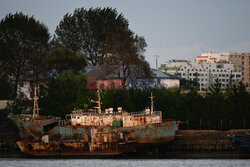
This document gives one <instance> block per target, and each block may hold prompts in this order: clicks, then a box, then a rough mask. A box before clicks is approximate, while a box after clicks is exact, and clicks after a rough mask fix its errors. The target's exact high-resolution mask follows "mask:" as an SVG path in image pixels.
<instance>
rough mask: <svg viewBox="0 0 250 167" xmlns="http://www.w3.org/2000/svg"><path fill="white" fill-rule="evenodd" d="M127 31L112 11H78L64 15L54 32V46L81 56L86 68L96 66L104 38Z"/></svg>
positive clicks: (126, 25) (101, 55)
mask: <svg viewBox="0 0 250 167" xmlns="http://www.w3.org/2000/svg"><path fill="white" fill-rule="evenodd" d="M127 29H128V21H127V20H126V19H125V18H124V17H123V15H122V14H119V15H118V13H117V11H116V10H115V9H112V8H104V9H101V8H95V9H92V8H90V9H89V10H87V9H85V8H79V9H76V10H75V11H74V13H73V14H69V13H67V14H66V15H65V16H64V18H63V20H62V21H61V22H60V23H59V25H58V26H57V28H56V31H55V36H54V39H53V44H54V46H60V47H66V48H69V49H71V50H72V51H74V52H76V53H77V54H84V55H86V57H87V60H88V61H89V63H90V65H99V64H101V61H102V59H103V57H104V54H105V53H104V48H105V47H106V44H107V43H106V41H107V38H108V37H111V36H113V34H116V33H118V32H120V31H121V30H122V31H124V30H127Z"/></svg>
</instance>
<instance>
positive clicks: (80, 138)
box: [17, 120, 177, 157]
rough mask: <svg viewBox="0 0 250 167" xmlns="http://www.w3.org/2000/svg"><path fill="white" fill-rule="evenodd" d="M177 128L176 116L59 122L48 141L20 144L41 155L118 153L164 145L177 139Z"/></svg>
mask: <svg viewBox="0 0 250 167" xmlns="http://www.w3.org/2000/svg"><path fill="white" fill-rule="evenodd" d="M26 126H27V125H26ZM176 129H177V124H176V121H175V120H166V121H164V122H162V123H157V124H145V125H138V126H136V127H86V126H72V125H58V126H54V127H53V128H52V129H50V130H49V131H48V132H46V134H47V135H48V136H49V142H47V143H45V142H44V141H37V140H27V139H26V140H21V141H18V142H17V144H18V146H19V148H20V150H21V151H22V152H24V153H25V154H29V155H33V156H39V157H52V156H53V157H64V156H67V157H75V156H77V157H79V156H80V157H85V156H94V157H102V156H115V155H121V154H127V153H129V152H138V151H142V150H146V148H154V147H156V146H157V147H161V146H165V145H166V144H168V143H170V142H171V141H173V140H174V138H175V132H176ZM41 133H42V132H41ZM41 133H38V134H39V135H40V134H41Z"/></svg>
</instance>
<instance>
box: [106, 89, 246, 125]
mask: <svg viewBox="0 0 250 167" xmlns="http://www.w3.org/2000/svg"><path fill="white" fill-rule="evenodd" d="M151 92H152V93H153V96H154V97H155V98H154V102H155V110H158V111H162V112H163V113H162V114H163V118H164V119H165V118H173V119H177V120H180V121H182V122H183V123H182V124H180V128H181V129H217V130H228V129H233V128H238V129H239V128H250V123H249V121H250V111H249V108H250V103H249V101H250V94H249V93H248V92H246V90H245V88H244V86H243V85H240V86H239V87H235V86H234V88H233V89H231V91H230V92H227V93H222V92H214V93H208V94H207V95H206V96H202V95H200V94H198V92H197V89H192V90H190V91H189V92H188V93H180V90H179V89H154V90H105V91H103V93H102V102H103V109H104V108H109V107H114V108H116V107H120V106H122V107H123V108H124V109H125V110H126V111H128V112H136V111H142V110H144V109H145V107H149V108H150V99H149V98H148V97H149V96H150V93H151Z"/></svg>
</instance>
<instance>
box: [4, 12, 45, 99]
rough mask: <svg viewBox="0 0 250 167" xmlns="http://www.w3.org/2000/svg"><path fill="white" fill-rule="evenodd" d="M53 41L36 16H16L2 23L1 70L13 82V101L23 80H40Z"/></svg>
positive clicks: (20, 14) (9, 16) (18, 14)
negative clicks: (49, 45) (45, 57)
mask: <svg viewBox="0 0 250 167" xmlns="http://www.w3.org/2000/svg"><path fill="white" fill-rule="evenodd" d="M49 38H50V35H49V32H48V29H47V27H46V26H45V25H44V24H42V23H40V22H39V21H37V20H36V19H35V18H33V17H28V16H27V15H24V14H22V13H15V14H8V15H7V16H6V17H5V18H4V19H2V20H1V22H0V60H1V62H0V64H1V67H0V68H1V70H0V71H1V72H2V73H4V74H5V75H6V76H8V77H10V78H11V79H12V84H13V85H14V91H13V92H14V93H13V98H16V92H17V86H18V83H19V81H20V79H32V80H37V79H38V77H39V75H40V73H41V72H42V69H43V63H42V62H43V61H42V60H43V58H44V56H45V55H46V54H47V51H48V50H47V49H48V41H49ZM21 77H22V78H21Z"/></svg>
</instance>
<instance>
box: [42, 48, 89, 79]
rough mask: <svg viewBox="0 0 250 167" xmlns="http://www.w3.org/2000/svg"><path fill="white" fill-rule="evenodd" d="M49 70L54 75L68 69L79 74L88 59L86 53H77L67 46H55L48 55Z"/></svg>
mask: <svg viewBox="0 0 250 167" xmlns="http://www.w3.org/2000/svg"><path fill="white" fill-rule="evenodd" d="M46 61H47V64H48V69H47V70H48V71H49V72H50V73H53V74H54V76H55V75H58V74H61V73H63V72H66V71H71V72H73V73H75V74H79V73H80V72H83V71H84V68H85V66H86V65H87V61H86V58H85V56H84V55H76V54H75V53H74V52H73V51H71V50H70V49H67V48H53V49H52V51H51V53H50V54H49V55H48V56H47V59H46Z"/></svg>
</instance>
